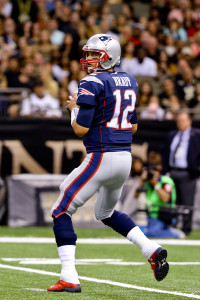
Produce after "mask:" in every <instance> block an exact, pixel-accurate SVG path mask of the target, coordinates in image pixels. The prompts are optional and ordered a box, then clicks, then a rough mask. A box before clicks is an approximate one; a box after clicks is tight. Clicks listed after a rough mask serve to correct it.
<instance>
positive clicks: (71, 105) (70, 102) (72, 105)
mask: <svg viewBox="0 0 200 300" xmlns="http://www.w3.org/2000/svg"><path fill="white" fill-rule="evenodd" d="M77 98H78V95H77V92H75V93H74V95H73V96H69V98H68V100H67V105H66V108H67V109H68V110H69V111H72V109H74V108H75V107H77V104H76V101H77Z"/></svg>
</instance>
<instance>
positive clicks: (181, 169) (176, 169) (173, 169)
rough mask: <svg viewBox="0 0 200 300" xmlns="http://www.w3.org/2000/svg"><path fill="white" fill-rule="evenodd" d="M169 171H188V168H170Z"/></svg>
mask: <svg viewBox="0 0 200 300" xmlns="http://www.w3.org/2000/svg"><path fill="white" fill-rule="evenodd" d="M170 170H171V171H189V170H188V168H176V167H171V168H170Z"/></svg>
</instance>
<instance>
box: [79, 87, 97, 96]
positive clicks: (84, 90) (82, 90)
mask: <svg viewBox="0 0 200 300" xmlns="http://www.w3.org/2000/svg"><path fill="white" fill-rule="evenodd" d="M79 95H90V96H94V94H93V93H91V92H90V91H88V90H86V89H83V88H80V89H79Z"/></svg>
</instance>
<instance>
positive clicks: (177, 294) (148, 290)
mask: <svg viewBox="0 0 200 300" xmlns="http://www.w3.org/2000/svg"><path fill="white" fill-rule="evenodd" d="M0 268H3V269H11V270H16V271H24V272H28V273H37V274H42V275H49V276H60V274H58V273H54V272H47V271H42V270H37V269H31V268H21V267H14V266H9V265H4V264H0ZM79 278H80V280H85V281H90V282H97V283H104V284H109V285H113V286H120V287H124V288H129V289H135V290H142V291H146V292H153V293H159V294H168V295H176V296H182V297H187V298H192V299H200V295H194V294H186V293H180V292H175V291H165V290H159V289H152V288H146V287H142V286H137V285H132V284H127V283H121V282H115V281H111V280H102V279H97V278H90V277H85V276H79Z"/></svg>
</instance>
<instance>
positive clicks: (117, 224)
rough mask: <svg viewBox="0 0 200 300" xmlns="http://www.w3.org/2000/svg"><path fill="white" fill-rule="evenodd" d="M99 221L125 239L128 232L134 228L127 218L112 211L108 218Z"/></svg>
mask: <svg viewBox="0 0 200 300" xmlns="http://www.w3.org/2000/svg"><path fill="white" fill-rule="evenodd" d="M101 221H102V222H103V223H104V224H105V225H107V226H109V227H111V228H112V229H114V230H115V231H117V232H118V233H120V234H122V235H123V236H125V237H126V236H127V234H128V233H129V231H130V230H131V229H133V228H134V227H135V226H136V224H135V223H134V222H133V220H132V219H131V218H130V217H129V216H127V215H126V214H123V213H121V212H119V211H117V210H115V211H114V213H113V214H112V216H111V217H110V218H106V219H104V220H101Z"/></svg>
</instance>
